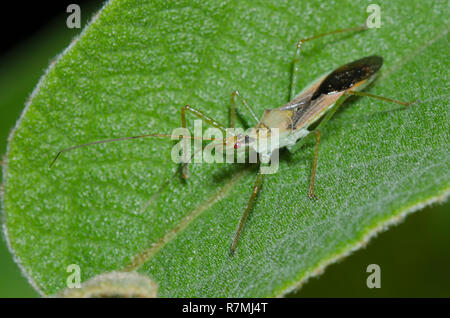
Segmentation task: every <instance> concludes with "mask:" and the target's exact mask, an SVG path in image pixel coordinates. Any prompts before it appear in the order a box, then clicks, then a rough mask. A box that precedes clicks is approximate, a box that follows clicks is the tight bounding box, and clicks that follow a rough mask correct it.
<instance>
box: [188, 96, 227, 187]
mask: <svg viewBox="0 0 450 318" xmlns="http://www.w3.org/2000/svg"><path fill="white" fill-rule="evenodd" d="M186 111H189V112H191V113H192V114H194V115H195V116H196V117H198V118H200V119H201V120H203V121H204V122H205V123H207V124H209V125H211V126H213V127H215V128H218V129H220V130H221V131H222V133H223V134H224V136H225V134H226V128H225V127H224V126H223V125H221V124H219V123H218V122H217V121H216V120H214V119H212V118H211V117H209V116H207V115H205V114H204V113H203V112H202V111H200V110H198V109H195V108H194V107H191V106H189V105H185V106H183V107H181V126H182V127H183V128H187V127H186ZM183 140H184V142H183V159H184V160H183V162H184V164H183V166H182V171H183V177H184V178H185V179H187V178H188V177H189V161H190V160H188V158H187V140H188V138H183Z"/></svg>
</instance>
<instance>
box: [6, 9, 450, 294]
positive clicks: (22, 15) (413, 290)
mask: <svg viewBox="0 0 450 318" xmlns="http://www.w3.org/2000/svg"><path fill="white" fill-rule="evenodd" d="M70 3H72V2H71V1H58V2H57V3H56V2H55V3H50V2H48V3H45V2H44V3H42V2H27V3H23V2H19V1H17V2H16V3H13V4H8V6H7V7H5V6H4V4H2V9H1V13H0V17H1V18H0V27H1V35H2V37H1V41H0V43H1V50H0V155H1V156H3V155H4V153H5V151H6V141H7V136H8V134H9V132H10V130H11V129H12V127H13V126H14V124H15V122H16V120H17V119H18V118H19V116H20V113H21V112H22V110H23V108H24V104H25V102H26V100H27V98H28V96H29V95H30V94H31V92H32V90H33V88H34V87H35V86H36V84H37V82H38V80H39V78H40V77H41V76H42V74H43V73H44V71H45V69H46V68H47V66H48V64H49V62H50V60H51V59H53V58H54V57H55V56H56V55H57V54H58V53H60V52H61V51H62V50H63V49H64V48H65V47H67V45H69V43H70V41H71V40H72V38H73V37H74V36H76V35H78V34H79V33H80V32H81V29H68V28H67V27H66V18H67V16H68V14H67V13H66V8H67V6H68V5H69V4H70ZM76 3H77V4H78V5H80V7H81V19H82V27H83V26H84V25H85V24H86V22H87V21H89V20H90V18H91V16H92V14H93V13H95V12H97V11H98V9H100V8H101V7H102V5H103V1H77V2H76ZM449 211H450V204H449V203H446V204H444V205H438V204H437V205H434V206H432V207H427V208H425V209H424V210H422V211H419V212H417V213H414V214H412V215H410V216H408V217H407V219H406V220H405V222H403V223H402V224H400V225H398V226H395V227H392V228H391V229H389V231H387V232H385V233H382V234H380V235H379V236H378V237H377V238H375V239H373V240H372V241H371V242H370V243H369V244H368V246H367V247H366V248H364V249H362V250H359V251H357V252H355V253H354V254H353V255H351V256H350V257H348V258H346V259H344V260H343V261H341V262H340V263H338V264H334V265H331V266H330V267H328V268H327V269H326V271H325V273H324V274H323V275H322V276H320V277H319V278H312V279H311V280H310V281H309V282H308V283H307V284H306V285H305V286H304V288H303V289H302V290H301V291H300V292H298V293H292V294H291V295H289V296H290V297H450V272H449V270H450V244H449V243H450V213H449ZM369 264H378V265H380V267H381V288H380V289H368V288H367V287H366V279H367V276H368V275H369V274H368V273H366V268H367V265H369ZM37 296H38V294H37V293H36V292H35V291H34V289H33V288H32V287H31V286H30V285H29V284H28V282H27V281H26V279H25V278H24V277H23V276H22V275H21V273H20V270H19V268H18V266H17V265H16V264H15V263H14V262H13V260H12V255H11V254H10V252H9V251H8V249H7V247H6V242H5V240H4V239H2V240H0V297H37Z"/></svg>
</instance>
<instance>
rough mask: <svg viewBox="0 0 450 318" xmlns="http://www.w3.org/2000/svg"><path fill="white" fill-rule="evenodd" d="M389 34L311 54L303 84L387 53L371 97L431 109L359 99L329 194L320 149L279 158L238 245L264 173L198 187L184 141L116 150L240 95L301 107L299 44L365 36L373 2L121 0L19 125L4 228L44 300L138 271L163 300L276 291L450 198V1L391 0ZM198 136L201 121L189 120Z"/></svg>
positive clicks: (218, 173) (45, 83)
mask: <svg viewBox="0 0 450 318" xmlns="http://www.w3.org/2000/svg"><path fill="white" fill-rule="evenodd" d="M378 4H379V5H380V7H381V21H382V27H381V28H380V29H372V30H368V31H366V32H360V33H354V34H346V35H336V36H331V37H327V38H323V39H320V40H316V41H312V42H308V43H305V45H304V46H303V52H302V60H301V68H300V72H301V74H300V80H299V87H298V89H299V90H300V88H301V87H304V86H306V85H308V84H309V83H310V81H311V80H313V79H315V78H317V76H318V75H320V74H322V73H324V72H325V71H328V70H331V69H333V68H335V67H337V66H339V65H342V64H344V63H347V62H350V61H352V60H355V59H358V58H361V57H363V56H367V55H372V54H378V55H381V56H383V58H384V61H385V64H384V66H383V68H382V70H381V74H380V76H379V78H378V79H377V81H376V82H375V83H374V85H372V86H371V87H370V88H369V91H370V92H371V93H373V94H377V95H382V96H387V97H391V98H395V99H399V100H405V101H410V100H414V99H417V98H419V99H420V100H421V101H422V102H421V103H419V104H416V105H414V106H412V107H410V108H408V109H401V108H400V107H398V105H394V104H388V103H384V102H381V101H379V100H373V99H368V98H358V99H353V100H352V101H349V102H347V103H346V107H344V108H343V109H342V111H340V112H338V114H337V115H336V116H335V117H334V118H333V119H332V120H331V121H330V122H329V124H328V125H327V126H326V127H325V129H324V131H323V132H322V133H323V134H322V141H321V147H320V155H319V164H318V172H317V176H316V192H317V195H318V197H319V200H318V201H311V200H309V199H308V197H307V192H308V183H309V177H310V167H311V160H312V151H313V147H312V145H307V146H306V147H304V148H303V149H302V151H299V152H298V153H295V154H293V155H290V154H289V153H288V152H286V151H282V152H281V163H280V169H279V171H278V173H276V174H274V175H267V176H266V178H265V180H264V184H263V189H262V191H261V193H260V194H259V196H258V200H257V202H256V204H255V206H254V208H253V209H252V212H251V215H250V218H249V219H248V221H247V223H246V224H245V228H244V232H243V235H242V237H241V240H240V243H239V246H238V250H237V252H236V254H235V255H234V256H230V255H229V247H230V243H231V240H232V237H233V235H234V231H235V229H236V226H237V222H238V220H239V217H240V215H241V213H242V212H243V208H244V207H245V204H246V203H247V201H248V198H249V196H250V192H251V186H252V183H253V181H254V179H255V169H254V167H251V166H246V165H242V164H241V165H225V164H218V165H209V164H196V165H193V166H192V167H191V177H190V179H189V180H188V181H187V182H182V181H180V180H178V179H177V178H176V179H174V180H172V182H170V184H169V185H168V186H167V187H165V188H164V189H163V190H162V191H161V192H160V193H159V195H158V196H156V197H155V198H154V200H152V201H151V203H150V205H149V206H148V208H147V209H145V211H141V207H142V206H143V205H145V203H146V202H148V200H149V198H150V197H152V195H153V194H155V193H156V192H157V191H158V189H159V188H160V186H161V185H162V184H164V182H165V181H167V180H168V179H169V178H170V177H171V176H172V175H173V174H174V173H175V172H176V171H177V170H178V168H179V167H178V166H177V165H176V164H175V163H173V162H172V160H171V156H170V153H171V149H172V147H173V142H171V141H166V140H155V139H141V140H135V141H129V142H119V143H111V144H103V145H97V146H91V147H89V148H84V149H78V150H74V151H71V152H67V153H64V154H63V155H62V157H61V158H60V159H59V160H58V161H57V162H56V164H55V166H54V167H53V168H52V169H49V168H48V165H49V163H50V162H51V160H52V158H53V156H54V155H55V154H56V152H57V151H58V150H60V149H62V148H65V147H69V146H73V145H77V144H81V143H85V142H91V141H95V140H99V139H105V138H116V137H121V136H131V135H139V134H145V133H170V132H171V131H172V129H174V128H176V127H179V126H180V115H179V110H180V107H181V106H183V105H185V104H190V105H194V106H196V107H198V108H199V109H202V110H203V111H204V112H205V113H207V114H208V115H209V116H211V117H213V118H215V119H216V120H217V121H219V122H222V123H224V124H228V117H229V112H228V107H229V101H230V94H231V92H232V91H233V90H234V89H239V90H240V92H241V93H242V94H243V95H244V96H245V97H246V98H247V100H248V101H249V102H250V103H251V104H252V105H253V106H254V108H255V110H256V112H257V113H258V114H262V112H263V111H264V109H268V108H275V107H278V106H280V105H282V104H283V103H285V102H286V101H287V99H288V92H289V83H290V70H291V66H292V64H291V63H292V60H293V57H294V52H295V44H296V42H297V41H298V40H299V39H301V38H305V37H309V36H312V35H314V34H318V33H321V32H326V31H329V30H334V29H338V28H344V27H352V26H357V25H360V24H362V22H364V20H365V19H366V17H367V16H368V13H367V12H366V7H367V2H366V1H330V2H328V3H327V4H326V6H324V5H323V3H322V2H320V1H317V2H316V3H314V4H313V3H309V2H306V1H283V2H281V3H280V1H239V2H237V1H221V2H219V1H199V2H193V1H177V2H175V1H173V2H170V3H168V2H167V1H146V2H143V1H139V2H137V1H136V2H133V1H112V2H110V3H108V4H107V5H106V6H105V7H104V8H103V9H102V11H101V12H100V13H99V14H98V15H97V16H96V17H95V18H94V20H93V22H92V23H91V24H90V25H89V26H88V27H87V28H86V29H85V30H84V32H83V33H82V35H81V36H80V37H79V39H76V40H74V43H73V44H72V45H71V46H70V47H69V48H68V49H67V50H66V51H65V52H64V53H63V54H62V55H61V56H60V57H59V58H58V59H57V61H56V62H55V63H52V64H51V65H50V67H49V69H48V71H47V73H46V74H45V76H44V77H43V78H42V79H41V81H40V83H39V85H38V87H37V88H36V90H35V92H34V93H33V95H32V98H31V100H30V102H29V103H28V104H27V107H26V109H25V111H24V113H23V114H22V117H21V119H20V120H19V122H18V124H17V126H16V128H15V130H14V131H13V133H12V135H11V138H10V143H9V146H8V153H7V156H6V160H5V165H4V174H3V177H4V180H3V181H4V182H3V187H4V188H3V207H4V210H5V211H4V212H5V215H4V217H5V220H4V221H5V222H4V224H5V226H4V229H5V234H6V237H7V238H8V240H9V243H10V246H11V249H12V250H13V252H14V254H15V257H16V259H17V261H18V262H19V263H20V265H21V266H22V268H23V270H24V272H25V273H26V274H27V275H28V277H29V279H30V280H31V281H32V282H33V285H34V286H35V287H36V288H37V289H38V290H39V291H40V292H41V293H42V294H45V295H49V294H55V293H57V292H60V291H61V290H63V289H64V288H65V287H66V281H67V277H68V275H69V274H70V273H68V272H67V271H66V269H67V266H68V265H70V264H77V265H79V266H80V268H81V276H82V280H83V281H87V280H88V279H89V278H92V277H94V276H97V275H100V274H102V273H105V272H112V271H123V270H125V269H126V270H136V271H138V272H139V273H140V274H143V275H147V276H148V277H150V278H151V280H152V281H154V282H156V284H157V285H158V296H162V297H172V296H186V297H189V296H195V297H202V296H203V297H208V296H250V297H251V296H254V297H258V296H277V295H283V294H285V293H287V292H288V291H290V290H292V289H294V288H296V287H298V286H300V285H301V284H302V282H304V281H305V280H306V279H307V278H308V277H310V276H311V275H315V274H318V273H320V272H321V271H322V270H323V268H324V267H325V266H326V265H327V264H329V263H330V262H332V261H335V260H336V259H338V258H341V257H342V256H345V255H348V254H349V253H350V252H351V251H353V250H355V249H357V248H359V247H360V246H362V245H363V244H365V242H367V240H368V239H369V238H371V237H372V236H373V235H374V234H376V233H378V232H379V231H380V230H383V229H385V228H386V227H387V226H388V225H390V224H393V223H396V222H398V221H399V220H401V219H402V218H403V217H404V216H405V215H406V214H407V213H409V212H411V211H414V210H417V209H419V208H421V207H422V206H424V205H426V204H429V203H431V202H434V201H438V200H444V199H445V198H446V197H447V195H448V193H449V176H448V174H449V172H448V166H449V158H450V156H449V154H448V146H447V144H448V140H449V136H448V132H449V129H448V128H449V127H448V117H449V116H448V115H449V114H448V102H447V100H448V88H447V87H446V83H447V82H448V72H447V67H446V63H445V61H446V59H447V55H448V54H447V52H448V44H447V43H448V35H447V34H448V33H447V32H448V28H449V23H448V20H447V16H449V15H448V13H449V12H448V11H449V10H448V5H447V2H446V1H434V3H433V5H430V4H429V3H426V2H423V1H414V2H411V1H406V0H401V1H396V2H395V3H393V2H392V1H390V2H389V1H379V2H378ZM189 121H190V124H192V121H193V118H192V116H191V117H189Z"/></svg>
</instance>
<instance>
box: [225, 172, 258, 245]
mask: <svg viewBox="0 0 450 318" xmlns="http://www.w3.org/2000/svg"><path fill="white" fill-rule="evenodd" d="M263 177H264V174H262V173H261V169H260V170H259V172H258V175H257V176H256V180H255V183H254V185H253V191H252V194H251V196H250V199H249V200H248V203H247V206H246V207H245V210H244V213H242V216H241V220H240V221H239V225H238V228H237V230H236V233H235V235H234V239H233V243H232V244H231V248H230V253H231V254H234V252H235V251H236V247H237V244H238V241H239V236H240V235H241V232H242V228H243V227H244V223H245V220H246V218H247V216H248V213H249V212H250V209H251V207H252V205H253V202H254V201H255V198H256V195H257V194H258V192H259V190H260V188H261V185H262V182H263Z"/></svg>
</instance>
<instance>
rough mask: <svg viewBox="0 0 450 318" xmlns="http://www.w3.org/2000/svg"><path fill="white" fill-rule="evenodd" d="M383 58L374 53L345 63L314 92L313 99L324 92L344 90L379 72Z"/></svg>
mask: <svg viewBox="0 0 450 318" xmlns="http://www.w3.org/2000/svg"><path fill="white" fill-rule="evenodd" d="M381 65H383V58H382V57H380V56H376V55H372V56H367V57H364V58H362V59H360V60H356V61H354V62H351V63H348V64H345V65H343V66H341V67H339V68H337V69H335V70H334V71H333V72H331V73H330V74H329V75H328V76H327V77H326V78H325V79H324V80H323V81H322V83H321V84H320V86H319V87H318V88H317V90H316V91H315V92H314V94H313V96H312V97H311V100H314V99H316V98H318V97H319V96H320V95H322V94H330V93H337V92H342V91H344V90H346V89H349V88H350V87H352V86H353V85H355V84H356V83H358V82H360V81H363V80H365V79H368V78H369V77H371V76H372V75H373V74H375V73H376V72H378V70H379V69H380V67H381Z"/></svg>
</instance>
